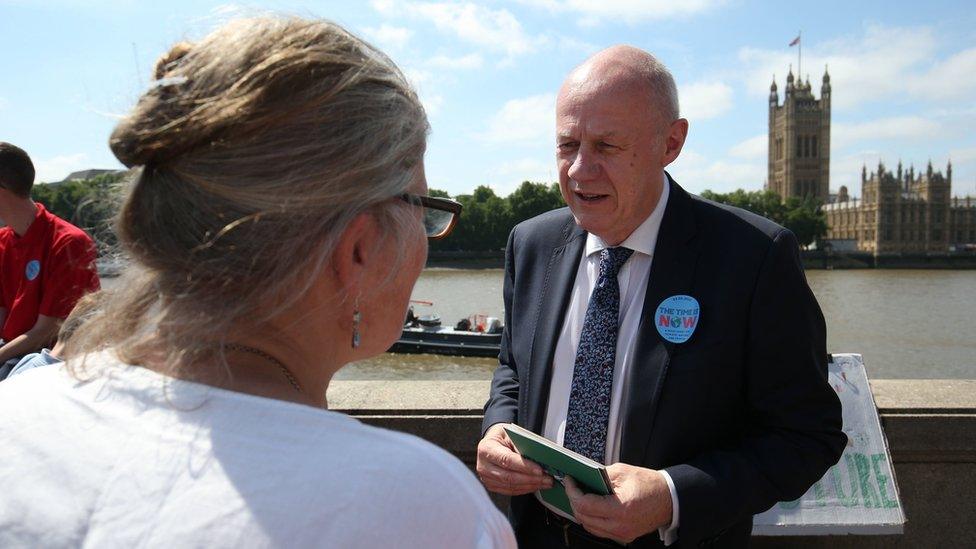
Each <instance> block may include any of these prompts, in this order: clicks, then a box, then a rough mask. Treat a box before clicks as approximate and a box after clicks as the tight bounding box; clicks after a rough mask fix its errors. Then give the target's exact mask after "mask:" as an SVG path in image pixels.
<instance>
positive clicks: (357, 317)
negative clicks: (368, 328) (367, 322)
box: [352, 296, 363, 349]
mask: <svg viewBox="0 0 976 549" xmlns="http://www.w3.org/2000/svg"><path fill="white" fill-rule="evenodd" d="M362 319H363V315H362V314H360V312H359V296H356V303H355V304H354V305H353V308H352V348H353V349H355V348H357V347H359V340H360V337H359V321H361V320H362Z"/></svg>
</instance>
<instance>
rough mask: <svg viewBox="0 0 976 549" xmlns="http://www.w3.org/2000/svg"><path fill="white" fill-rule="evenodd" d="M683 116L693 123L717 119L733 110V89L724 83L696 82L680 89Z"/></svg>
mask: <svg viewBox="0 0 976 549" xmlns="http://www.w3.org/2000/svg"><path fill="white" fill-rule="evenodd" d="M678 99H679V101H678V103H679V105H680V106H681V116H683V117H685V118H687V119H688V120H689V121H691V122H697V121H699V120H706V119H709V118H715V117H718V116H721V115H723V114H725V113H726V112H728V110H729V109H730V108H732V88H731V87H730V86H729V85H728V84H726V83H724V82H696V83H694V84H689V85H687V86H681V87H679V88H678Z"/></svg>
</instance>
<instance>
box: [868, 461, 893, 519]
mask: <svg viewBox="0 0 976 549" xmlns="http://www.w3.org/2000/svg"><path fill="white" fill-rule="evenodd" d="M882 463H887V461H886V460H885V455H884V454H873V455H872V456H871V465H873V466H874V476H875V478H877V479H878V492H880V493H881V505H882V507H886V508H889V509H890V508H892V507H898V502H897V501H895V500H893V499H891V498H889V497H888V477H887V476H886V475H885V474H884V471H883V470H882V469H881V465H880V464H882Z"/></svg>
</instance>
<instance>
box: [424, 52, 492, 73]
mask: <svg viewBox="0 0 976 549" xmlns="http://www.w3.org/2000/svg"><path fill="white" fill-rule="evenodd" d="M483 64H484V60H483V59H482V58H481V56H480V55H478V54H477V53H469V54H468V55H462V56H460V57H450V56H448V55H437V56H434V57H431V58H430V59H428V60H427V63H426V65H427V66H428V67H431V68H434V69H446V70H468V69H480V68H481V66H482V65H483Z"/></svg>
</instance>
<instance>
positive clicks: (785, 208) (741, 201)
mask: <svg viewBox="0 0 976 549" xmlns="http://www.w3.org/2000/svg"><path fill="white" fill-rule="evenodd" d="M701 196H702V198H707V199H709V200H714V201H715V202H721V203H722V204H728V205H730V206H735V207H737V208H742V209H744V210H748V211H750V212H752V213H755V214H759V215H761V216H763V217H765V218H767V219H769V220H771V221H775V222H776V223H779V224H780V225H782V226H784V227H786V228H787V229H789V230H790V231H792V232H793V234H795V235H796V239H797V241H799V243H800V245H801V246H804V247H805V246H809V245H810V244H812V243H814V242H816V241H817V240H818V239H820V238H823V237H824V236H826V234H827V216H826V214H824V213H823V211H822V209H821V207H820V203H819V202H818V201H817V200H816V199H813V198H797V197H791V198H789V199H788V200H786V201H785V202H783V201H782V200H781V199H780V196H779V195H778V194H776V193H775V192H774V191H769V190H766V191H744V190H742V189H738V190H735V191H732V192H730V193H715V192H712V191H705V192H703V193H701Z"/></svg>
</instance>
